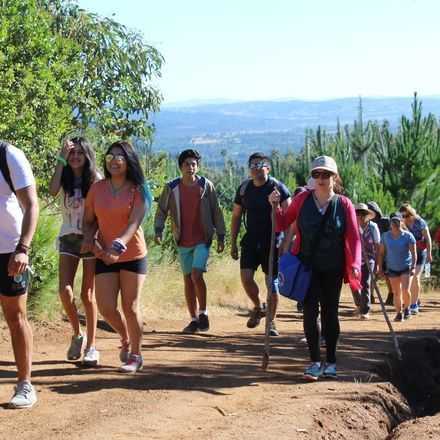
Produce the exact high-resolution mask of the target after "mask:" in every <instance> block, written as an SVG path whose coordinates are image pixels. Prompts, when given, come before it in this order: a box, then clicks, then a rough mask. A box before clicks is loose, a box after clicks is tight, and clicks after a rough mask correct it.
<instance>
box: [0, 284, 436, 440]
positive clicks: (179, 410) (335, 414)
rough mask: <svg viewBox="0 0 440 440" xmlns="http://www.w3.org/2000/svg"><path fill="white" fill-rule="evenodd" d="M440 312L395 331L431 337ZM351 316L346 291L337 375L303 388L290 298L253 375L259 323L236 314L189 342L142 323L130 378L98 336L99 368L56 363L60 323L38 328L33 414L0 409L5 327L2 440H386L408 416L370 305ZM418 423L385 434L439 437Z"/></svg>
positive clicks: (175, 330) (163, 325)
mask: <svg viewBox="0 0 440 440" xmlns="http://www.w3.org/2000/svg"><path fill="white" fill-rule="evenodd" d="M439 308H440V299H439V298H438V293H437V294H435V293H431V294H429V295H427V296H426V298H425V307H424V311H423V312H422V313H421V314H420V315H419V316H418V317H416V318H413V319H411V320H410V321H408V322H405V323H402V324H396V325H395V327H396V330H397V331H398V332H399V334H401V335H402V337H405V338H412V337H419V336H424V335H426V334H433V333H435V331H436V329H435V327H437V325H438V322H439V320H438V316H439ZM352 310H353V308H352V304H351V301H350V298H349V295H348V294H345V295H344V298H343V302H342V307H341V315H342V337H341V340H340V344H339V349H338V356H339V357H338V368H339V380H338V381H337V382H336V381H324V380H323V381H319V382H317V383H312V384H310V383H305V382H304V381H303V377H302V373H303V369H304V366H305V365H306V363H307V359H308V356H307V350H306V346H305V344H304V343H302V342H301V341H300V340H301V337H302V324H301V318H300V315H299V314H298V313H296V312H295V311H293V303H290V302H288V301H283V302H282V305H281V313H280V315H279V320H278V323H279V325H278V326H279V329H280V331H281V332H282V336H281V337H279V338H273V339H272V344H273V345H272V347H273V348H272V356H271V363H270V366H269V371H268V372H266V373H265V372H263V371H261V369H260V365H261V350H262V343H263V335H262V332H263V327H264V326H263V323H262V325H261V326H260V327H259V328H258V329H255V330H249V329H247V328H246V327H245V321H246V318H245V317H243V316H238V315H231V316H230V317H227V318H218V319H216V317H215V316H212V317H211V320H212V325H211V327H212V330H211V332H210V333H209V334H206V335H194V336H189V335H183V334H181V333H180V332H179V331H180V329H181V328H182V327H183V325H184V324H185V323H184V321H183V320H182V321H179V322H176V321H168V322H167V321H160V322H152V323H148V324H147V325H146V328H145V336H144V342H143V346H144V348H143V350H144V359H145V367H144V370H143V371H142V372H141V373H138V374H137V375H135V376H126V375H123V374H120V373H118V371H117V367H118V366H119V363H118V351H117V350H118V349H117V347H118V339H117V337H116V335H115V334H113V333H110V332H106V331H103V330H100V331H99V340H98V349H99V350H100V352H101V363H102V364H101V366H100V367H99V368H96V369H84V368H81V367H80V366H79V365H76V364H74V363H69V362H66V361H65V360H64V359H65V351H66V341H67V339H68V335H69V332H68V327H67V325H66V324H65V323H57V324H51V325H50V326H46V327H45V326H41V325H40V326H38V327H37V328H36V329H35V355H34V379H33V381H34V384H35V385H36V387H37V390H38V393H39V403H38V405H37V406H35V407H34V408H33V409H32V410H30V411H11V410H8V409H6V402H7V401H8V400H9V398H10V394H11V390H12V386H13V384H14V381H15V371H14V365H13V363H12V362H11V359H12V353H11V351H10V347H9V339H8V334H7V332H6V328H5V325H4V324H3V329H2V330H1V331H0V340H1V344H0V404H1V406H0V440H2V439H8V440H11V439H15V438H18V439H26V440H34V439H38V440H41V439H42V438H44V439H45V440H50V439H59V438H61V437H63V438H69V439H78V440H79V439H81V440H82V439H87V440H89V439H121V440H122V439H124V440H127V439H131V438H133V439H134V438H137V439H138V438H145V439H182V440H186V439H194V438H204V439H265V440H269V439H277V440H280V439H315V438H316V439H350V440H354V439H367V438H368V439H384V438H386V435H387V434H388V430H389V429H390V427H391V426H394V425H396V424H398V423H399V422H400V421H401V420H403V418H404V417H405V416H406V417H408V416H409V409H408V407H407V406H406V403H405V401H404V399H403V398H402V397H401V396H400V394H399V393H398V392H397V391H396V390H395V388H394V387H393V386H392V385H390V384H389V383H386V382H383V381H382V379H380V378H379V377H378V376H377V375H376V373H375V368H376V367H377V366H378V365H379V364H380V363H381V362H383V360H384V358H385V356H386V353H388V352H390V351H392V349H393V346H392V342H391V339H390V337H389V335H388V333H387V329H386V324H385V322H384V320H383V317H382V315H381V313H380V312H379V308H378V305H375V306H374V311H373V313H372V315H371V319H370V320H369V321H359V319H358V318H356V317H354V316H353V315H352ZM182 315H183V312H182ZM0 325H1V324H0ZM421 420H422V421H420V420H418V421H417V423H415V422H413V421H410V422H406V423H405V424H404V425H402V426H401V427H400V428H399V429H398V430H397V431H396V433H395V434H394V436H393V437H392V438H394V439H404V438H410V437H412V436H414V435H418V438H440V433H439V431H438V429H439V428H438V426H439V425H440V423H439V421H440V418H439V417H438V416H434V417H430V418H424V419H421ZM418 427H419V428H418ZM419 431H420V433H418V432H419ZM409 432H411V434H409ZM406 434H408V437H407V435H406ZM419 434H420V436H419ZM422 434H423V436H422Z"/></svg>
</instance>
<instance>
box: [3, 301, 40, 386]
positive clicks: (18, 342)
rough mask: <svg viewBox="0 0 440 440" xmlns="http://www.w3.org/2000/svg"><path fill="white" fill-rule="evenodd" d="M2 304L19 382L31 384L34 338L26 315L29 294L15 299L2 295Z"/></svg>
mask: <svg viewBox="0 0 440 440" xmlns="http://www.w3.org/2000/svg"><path fill="white" fill-rule="evenodd" d="M0 302H1V304H2V309H3V314H4V316H5V319H6V323H7V324H8V327H9V331H10V333H11V340H12V348H13V350H14V357H15V363H16V365H17V371H18V381H23V380H26V381H29V382H30V380H31V368H32V347H33V336H32V329H31V326H30V324H29V321H28V320H27V314H26V303H27V294H25V295H20V296H14V297H9V296H4V295H0Z"/></svg>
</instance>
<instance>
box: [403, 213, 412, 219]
mask: <svg viewBox="0 0 440 440" xmlns="http://www.w3.org/2000/svg"><path fill="white" fill-rule="evenodd" d="M409 217H411V216H410V215H409V214H402V218H409Z"/></svg>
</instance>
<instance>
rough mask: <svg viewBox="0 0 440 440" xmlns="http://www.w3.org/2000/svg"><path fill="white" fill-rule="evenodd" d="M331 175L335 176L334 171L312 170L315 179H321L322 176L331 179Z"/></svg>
mask: <svg viewBox="0 0 440 440" xmlns="http://www.w3.org/2000/svg"><path fill="white" fill-rule="evenodd" d="M331 176H333V173H332V172H330V171H319V170H315V171H312V177H313V178H314V179H319V178H320V177H322V178H323V179H329V178H330V177H331Z"/></svg>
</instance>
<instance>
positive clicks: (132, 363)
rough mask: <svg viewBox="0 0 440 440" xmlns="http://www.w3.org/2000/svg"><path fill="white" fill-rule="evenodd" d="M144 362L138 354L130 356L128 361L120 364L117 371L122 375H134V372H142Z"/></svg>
mask: <svg viewBox="0 0 440 440" xmlns="http://www.w3.org/2000/svg"><path fill="white" fill-rule="evenodd" d="M143 365H144V360H143V359H142V356H141V355H140V354H130V357H129V358H128V361H127V362H126V363H125V364H122V365H121V367H120V368H119V370H120V371H121V372H122V373H136V371H139V370H142V367H143Z"/></svg>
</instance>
